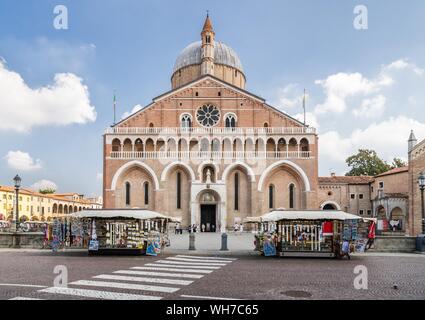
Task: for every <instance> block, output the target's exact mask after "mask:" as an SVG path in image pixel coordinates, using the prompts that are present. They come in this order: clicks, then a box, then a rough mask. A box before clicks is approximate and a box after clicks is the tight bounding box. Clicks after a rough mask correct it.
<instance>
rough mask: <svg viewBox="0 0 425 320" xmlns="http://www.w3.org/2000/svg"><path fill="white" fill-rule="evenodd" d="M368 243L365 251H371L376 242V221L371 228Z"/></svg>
mask: <svg viewBox="0 0 425 320" xmlns="http://www.w3.org/2000/svg"><path fill="white" fill-rule="evenodd" d="M367 238H368V239H367V243H366V246H365V249H364V250H365V251H366V250H368V249H370V247H371V246H372V245H373V243H374V242H375V221H372V223H371V224H370V226H369V232H368V234H367Z"/></svg>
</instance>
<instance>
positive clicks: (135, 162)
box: [111, 160, 159, 191]
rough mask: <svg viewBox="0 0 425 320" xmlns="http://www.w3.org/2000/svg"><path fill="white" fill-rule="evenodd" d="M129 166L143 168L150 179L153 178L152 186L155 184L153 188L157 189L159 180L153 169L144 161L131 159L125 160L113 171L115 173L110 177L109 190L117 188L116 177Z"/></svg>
mask: <svg viewBox="0 0 425 320" xmlns="http://www.w3.org/2000/svg"><path fill="white" fill-rule="evenodd" d="M131 167H141V168H142V169H145V170H146V171H147V172H148V173H149V174H150V176H151V177H152V180H153V182H154V186H155V190H159V181H158V177H157V176H156V174H155V171H153V170H152V168H151V167H149V166H148V165H147V164H146V163H143V162H141V161H138V160H133V161H130V162H127V163H126V164H124V165H122V166H121V167H120V168H119V169H118V170H117V171H116V172H115V175H114V177H113V178H112V183H111V190H113V191H114V190H115V189H116V188H117V182H118V178H119V177H120V176H121V174H123V173H124V172H125V171H126V170H127V169H129V168H131Z"/></svg>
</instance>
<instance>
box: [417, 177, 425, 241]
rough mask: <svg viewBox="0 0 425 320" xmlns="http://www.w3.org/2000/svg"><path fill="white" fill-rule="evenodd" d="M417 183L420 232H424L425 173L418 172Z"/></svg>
mask: <svg viewBox="0 0 425 320" xmlns="http://www.w3.org/2000/svg"><path fill="white" fill-rule="evenodd" d="M418 183H419V189H420V190H421V207H422V234H425V204H424V190H425V174H424V173H423V172H421V173H420V174H419V177H418Z"/></svg>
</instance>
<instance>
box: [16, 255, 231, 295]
mask: <svg viewBox="0 0 425 320" xmlns="http://www.w3.org/2000/svg"><path fill="white" fill-rule="evenodd" d="M235 260H237V259H236V258H227V257H226V258H224V257H210V256H192V255H175V256H170V257H167V258H165V259H159V260H156V261H153V262H149V263H145V264H144V265H143V266H135V267H131V268H129V269H122V270H116V271H113V272H112V273H111V274H99V275H96V276H93V277H92V278H91V279H90V280H78V281H74V282H71V283H69V284H68V287H49V288H43V289H40V290H38V291H37V297H36V298H35V297H30V298H29V297H15V298H12V299H11V300H28V299H40V298H41V299H42V298H43V296H44V295H47V296H49V297H51V296H52V295H53V299H56V298H58V297H61V298H65V299H71V298H78V299H86V298H90V299H106V300H161V299H163V298H164V295H167V294H174V293H176V292H178V291H179V290H180V289H182V288H184V287H185V286H189V285H191V284H192V283H194V282H195V281H196V280H198V279H202V278H203V277H205V276H207V275H208V274H210V273H212V272H214V271H216V270H219V269H220V268H222V267H225V266H227V265H228V264H230V263H232V262H234V261H235ZM117 290H118V291H117ZM123 291H124V292H123ZM47 299H49V298H47ZM50 299H51V298H50Z"/></svg>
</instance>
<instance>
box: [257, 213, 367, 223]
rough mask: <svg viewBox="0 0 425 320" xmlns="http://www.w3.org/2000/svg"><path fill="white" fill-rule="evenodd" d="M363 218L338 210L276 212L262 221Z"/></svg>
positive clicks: (267, 214) (265, 216) (268, 214)
mask: <svg viewBox="0 0 425 320" xmlns="http://www.w3.org/2000/svg"><path fill="white" fill-rule="evenodd" d="M356 219H361V217H359V216H356V215H354V214H350V213H347V212H344V211H337V210H275V211H271V212H269V213H266V214H264V215H262V216H261V221H264V222H268V221H270V222H276V221H280V220H356Z"/></svg>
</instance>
